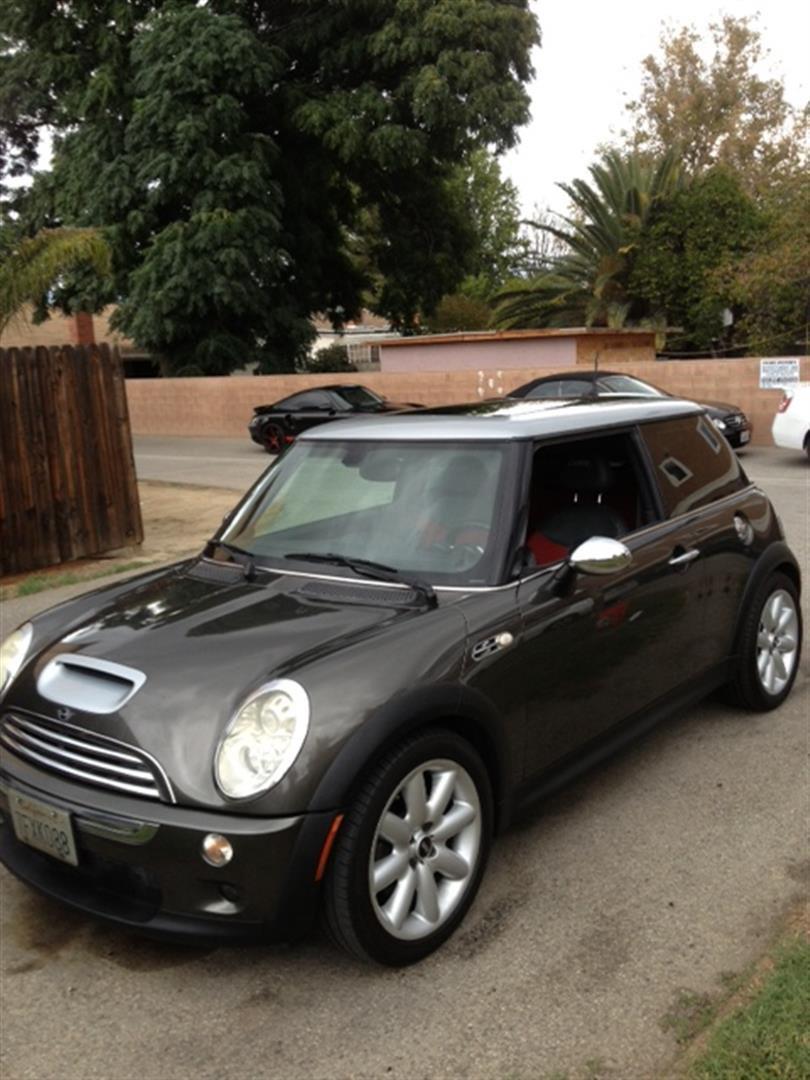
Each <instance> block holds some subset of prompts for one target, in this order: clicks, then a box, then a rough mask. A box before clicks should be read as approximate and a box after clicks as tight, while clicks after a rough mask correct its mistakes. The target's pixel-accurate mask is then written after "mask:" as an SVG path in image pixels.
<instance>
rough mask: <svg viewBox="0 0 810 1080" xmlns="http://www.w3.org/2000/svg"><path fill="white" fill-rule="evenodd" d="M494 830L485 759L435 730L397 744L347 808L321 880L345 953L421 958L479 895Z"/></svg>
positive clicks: (387, 959) (333, 930)
mask: <svg viewBox="0 0 810 1080" xmlns="http://www.w3.org/2000/svg"><path fill="white" fill-rule="evenodd" d="M491 831H492V793H491V786H490V782H489V777H488V774H487V771H486V768H485V767H484V765H483V763H482V761H481V758H480V757H479V755H478V754H477V752H476V751H475V750H474V749H473V748H472V746H470V744H469V743H468V742H467V741H466V740H464V739H462V738H461V737H460V736H458V735H456V734H455V733H454V732H451V731H445V730H439V729H431V730H429V731H425V732H421V733H419V734H417V735H416V736H414V737H413V738H411V739H408V740H407V741H405V742H403V743H401V744H400V745H399V746H398V747H396V748H395V749H394V750H393V751H392V752H391V753H390V754H389V755H388V756H387V757H386V758H385V759H384V760H383V761H382V762H381V763H380V764H379V765H378V766H377V767H376V768H375V769H373V770H372V772H371V773H370V775H369V776H368V777H367V778H366V780H365V782H364V784H363V785H362V787H361V789H360V791H359V792H358V794H357V797H356V798H355V800H354V803H353V805H352V807H351V809H350V810H349V812H348V813H347V815H346V819H345V820H344V822H343V825H342V827H341V830H340V832H339V834H338V841H337V843H336V846H335V851H334V853H333V857H332V861H331V866H330V870H329V874H328V876H327V880H326V897H325V914H326V923H327V927H328V929H329V931H330V934H331V936H332V937H333V939H334V940H335V941H336V942H337V943H338V944H339V945H341V946H343V947H344V948H346V949H348V951H349V952H351V953H353V954H354V955H356V956H359V957H361V958H363V959H372V960H376V961H378V962H379V963H382V964H390V965H403V964H410V963H413V962H414V961H416V960H421V959H422V958H423V957H425V956H427V955H428V954H429V953H431V952H433V951H434V949H437V948H438V947H439V945H441V944H442V943H443V942H444V941H446V940H447V938H448V937H450V935H451V934H452V933H453V931H454V930H455V929H456V927H457V926H458V924H459V923H460V922H461V920H462V919H463V918H464V915H465V913H466V911H467V909H468V908H469V906H470V904H471V903H472V901H473V898H474V897H475V894H476V892H477V890H478V886H479V884H480V882H481V878H482V876H483V873H484V867H485V864H486V860H487V856H488V853H489V846H490V837H491Z"/></svg>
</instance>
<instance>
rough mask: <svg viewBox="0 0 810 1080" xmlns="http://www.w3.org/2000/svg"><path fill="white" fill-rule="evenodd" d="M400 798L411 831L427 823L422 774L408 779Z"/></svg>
mask: <svg viewBox="0 0 810 1080" xmlns="http://www.w3.org/2000/svg"><path fill="white" fill-rule="evenodd" d="M402 797H403V798H404V800H405V806H406V808H407V811H408V817H407V820H408V825H409V826H410V827H411V829H419V828H421V826H422V825H424V823H425V821H427V799H426V794H425V777H424V775H423V773H421V772H418V773H415V774H414V775H413V776H412V777H411V778H410V780H409V781H408V782H407V784H406V785H405V788H404V790H403V792H402Z"/></svg>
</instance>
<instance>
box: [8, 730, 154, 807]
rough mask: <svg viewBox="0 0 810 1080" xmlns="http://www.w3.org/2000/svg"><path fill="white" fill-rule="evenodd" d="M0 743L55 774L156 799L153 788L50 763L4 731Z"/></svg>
mask: <svg viewBox="0 0 810 1080" xmlns="http://www.w3.org/2000/svg"><path fill="white" fill-rule="evenodd" d="M0 742H2V743H3V744H4V745H5V746H8V747H9V748H10V749H11V750H14V751H16V752H17V753H18V754H19V755H20V757H23V758H26V759H27V760H30V761H36V762H37V763H38V764H39V765H44V766H46V768H48V769H53V770H54V771H55V772H61V773H64V774H65V775H66V776H75V777H77V778H78V779H79V780H89V781H90V782H91V783H92V784H100V785H101V786H102V787H111V788H115V790H116V791H128V792H129V793H130V794H135V795H148V796H149V797H150V798H153V799H155V798H157V794H158V793H157V791H156V790H155V788H143V787H139V786H138V785H137V784H125V783H124V782H123V781H119V780H107V779H105V778H104V777H102V776H94V775H93V774H92V773H86V772H83V771H82V770H81V769H74V768H73V767H72V766H71V765H63V764H62V763H61V762H57V761H52V760H51V759H50V758H47V757H43V756H42V754H37V753H36V752H35V751H33V750H30V749H28V748H27V747H24V746H20V744H19V743H18V742H16V741H15V740H14V739H12V738H11V736H10V735H8V734H7V733H6V732H5V731H4V732H3V734H2V735H0Z"/></svg>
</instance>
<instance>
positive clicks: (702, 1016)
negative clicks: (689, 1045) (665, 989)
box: [661, 990, 717, 1043]
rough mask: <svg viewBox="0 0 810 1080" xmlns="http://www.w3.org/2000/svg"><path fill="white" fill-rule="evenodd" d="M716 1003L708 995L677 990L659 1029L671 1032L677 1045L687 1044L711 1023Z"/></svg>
mask: <svg viewBox="0 0 810 1080" xmlns="http://www.w3.org/2000/svg"><path fill="white" fill-rule="evenodd" d="M716 1010H717V1002H715V1001H713V1000H712V998H711V997H710V996H709V995H708V994H697V993H695V992H694V991H693V990H679V991H678V996H677V997H676V998H675V1002H674V1004H673V1005H672V1006H671V1008H670V1010H669V1012H667V1013H665V1014H664V1016H663V1018H662V1020H661V1027H662V1028H663V1029H664V1030H665V1031H671V1032H672V1033H673V1035H674V1036H675V1038H676V1039H677V1041H678V1042H679V1043H686V1042H689V1041H690V1040H691V1039H694V1037H695V1036H696V1035H699V1034H700V1032H701V1031H703V1029H704V1028H707V1027H708V1026H709V1024H710V1023H711V1022H712V1018H713V1017H714V1014H715V1012H716Z"/></svg>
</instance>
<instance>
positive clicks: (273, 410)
mask: <svg viewBox="0 0 810 1080" xmlns="http://www.w3.org/2000/svg"><path fill="white" fill-rule="evenodd" d="M422 407H423V406H422V405H417V404H416V403H415V402H412V401H408V402H395V401H388V400H387V399H386V398H384V397H381V396H380V395H379V394H375V393H374V391H373V390H369V388H368V387H367V386H360V385H358V384H356V383H353V384H351V385H340V384H339V385H337V386H318V387H313V388H311V389H310V390H302V391H301V392H300V393H298V394H293V395H292V396H291V397H286V398H282V399H281V401H277V402H275V404H273V405H257V406H256V407H255V409H254V410H253V413H254V416H253V419H252V420H251V421H250V424H249V425H248V431H249V432H250V437H251V439H253V441H254V442H255V443H258V444H259V446H263V447H264V449H265V450H266V451H267V452H268V454H279V453H281V451H282V450H283V449H284V448H285V446H289V444H290V443H291V442H294V441H295V439H296V437H297V436H298V435H300V434H301V432H302V431H306V430H307V428H311V427H315V426H316V425H317V424H325V423H326V422H327V421H328V420H345V419H347V418H348V417H352V416H367V415H368V414H369V413H390V412H402V411H405V410H408V409H421V408H422Z"/></svg>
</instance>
